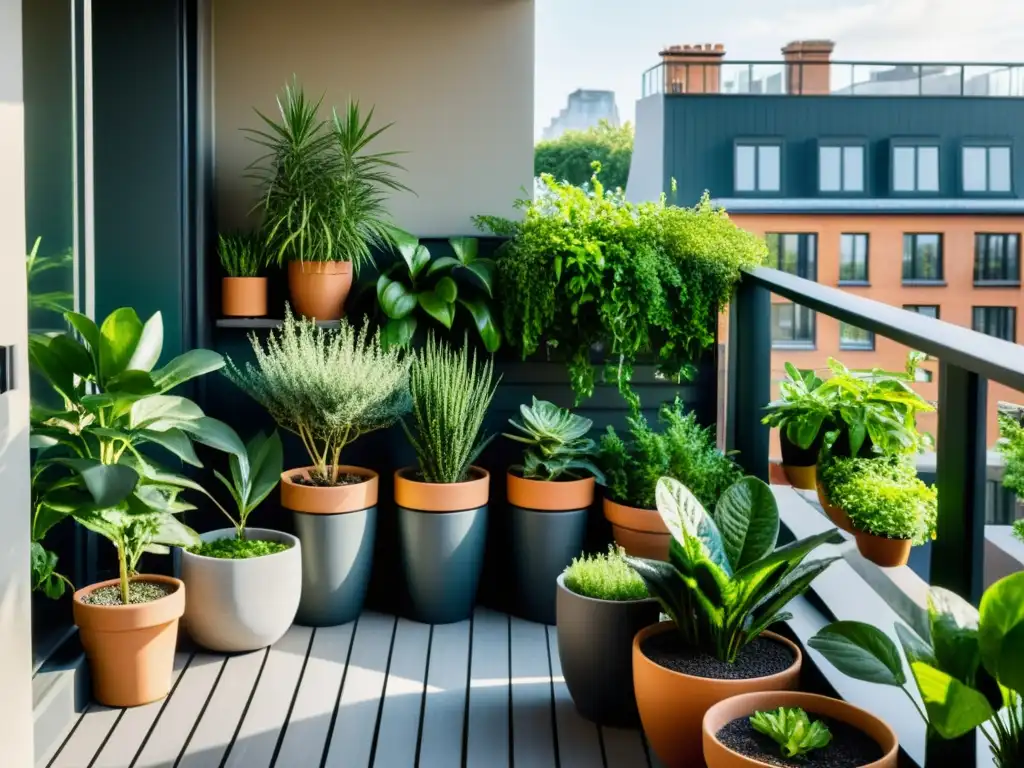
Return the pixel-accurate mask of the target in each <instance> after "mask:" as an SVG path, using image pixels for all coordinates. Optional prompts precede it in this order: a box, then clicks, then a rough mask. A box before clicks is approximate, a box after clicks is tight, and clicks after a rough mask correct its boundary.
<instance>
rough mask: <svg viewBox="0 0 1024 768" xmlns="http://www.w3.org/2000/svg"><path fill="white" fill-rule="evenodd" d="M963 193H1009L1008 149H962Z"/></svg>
mask: <svg viewBox="0 0 1024 768" xmlns="http://www.w3.org/2000/svg"><path fill="white" fill-rule="evenodd" d="M962 159H963V172H962V177H963V186H964V192H1009V191H1010V188H1011V186H1012V185H1011V182H1010V148H1009V147H998V146H997V147H964V148H963V154H962Z"/></svg>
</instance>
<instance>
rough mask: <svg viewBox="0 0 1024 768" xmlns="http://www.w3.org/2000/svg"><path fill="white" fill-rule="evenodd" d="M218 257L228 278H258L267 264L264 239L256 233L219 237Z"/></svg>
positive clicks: (239, 233)
mask: <svg viewBox="0 0 1024 768" xmlns="http://www.w3.org/2000/svg"><path fill="white" fill-rule="evenodd" d="M217 255H218V256H219V257H220V265H221V268H222V269H223V270H224V274H225V275H227V276H228V277H258V276H259V274H260V270H261V269H263V267H264V266H266V264H267V254H266V249H265V248H264V245H263V238H262V237H261V236H260V235H258V234H255V233H246V232H235V233H231V234H220V235H218V236H217Z"/></svg>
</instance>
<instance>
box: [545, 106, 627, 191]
mask: <svg viewBox="0 0 1024 768" xmlns="http://www.w3.org/2000/svg"><path fill="white" fill-rule="evenodd" d="M632 158H633V125H632V124H631V123H626V124H625V125H623V126H622V127H621V128H615V127H613V126H612V125H610V124H609V123H608V121H607V120H602V121H601V122H600V123H598V124H597V126H595V127H593V128H588V129H587V130H585V131H566V132H565V133H563V134H562V135H561V136H560V137H559V138H557V139H552V140H550V141H541V142H539V143H538V144H537V146H536V147H535V148H534V150H533V173H534V175H535V176H539V175H540V174H542V173H550V174H551V175H552V176H554V177H555V178H556V179H558V180H560V181H561V180H564V181H568V182H569V183H570V184H575V185H576V186H580V185H582V184H583V183H584V182H588V181H590V176H591V174H592V173H593V172H594V171H593V169H592V168H591V165H590V164H591V163H592V162H594V161H595V160H597V161H599V162H600V163H601V181H602V183H604V185H605V188H606V189H615V188H616V187H622V188H623V189H625V188H626V180H627V179H628V178H629V163H630V160H632Z"/></svg>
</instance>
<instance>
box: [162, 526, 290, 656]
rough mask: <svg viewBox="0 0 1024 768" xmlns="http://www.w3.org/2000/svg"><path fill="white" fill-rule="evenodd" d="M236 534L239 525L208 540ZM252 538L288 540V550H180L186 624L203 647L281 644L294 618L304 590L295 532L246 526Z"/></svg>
mask: <svg viewBox="0 0 1024 768" xmlns="http://www.w3.org/2000/svg"><path fill="white" fill-rule="evenodd" d="M234 536H235V529H234V528H226V529H223V530H219V531H210V532H209V533H204V534H202V535H201V537H200V538H202V540H203V541H217V540H219V539H227V538H232V537H234ZM246 537H247V538H249V539H263V540H266V541H279V542H282V543H284V544H288V545H289V547H288V549H286V550H285V551H283V552H278V553H276V554H273V555H264V556H263V557H250V558H246V559H244V560H227V559H223V558H217V557H203V556H201V555H194V554H192V553H191V552H188V551H187V550H182V552H181V580H182V581H183V582H184V583H185V587H186V589H187V590H188V600H186V601H185V616H184V622H185V627H186V628H187V629H188V633H189V634H190V635H191V636H192V639H193V640H195V641H196V642H197V643H198V644H199V645H201V646H203V647H205V648H209V649H210V650H212V651H222V652H228V653H231V652H238V651H253V650H256V649H257V648H265V647H266V646H268V645H273V644H274V643H275V642H277V641H278V640H279V639H280V638H281V637H282V636H283V635H284V633H285V632H286V631H287V630H288V627H290V626H291V625H292V621H294V619H295V612H296V610H297V609H298V607H299V595H300V592H301V590H302V554H303V553H302V547H301V545H300V544H299V540H298V539H296V538H295V537H294V536H292V535H290V534H287V533H282V532H281V531H272V530H268V529H265V528H249V529H247V530H246Z"/></svg>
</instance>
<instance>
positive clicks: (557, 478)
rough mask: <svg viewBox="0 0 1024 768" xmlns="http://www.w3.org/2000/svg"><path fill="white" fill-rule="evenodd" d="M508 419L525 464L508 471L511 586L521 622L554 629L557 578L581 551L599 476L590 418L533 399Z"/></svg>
mask: <svg viewBox="0 0 1024 768" xmlns="http://www.w3.org/2000/svg"><path fill="white" fill-rule="evenodd" d="M519 411H520V414H521V416H522V418H521V421H516V420H515V419H509V424H511V425H512V426H513V427H515V428H516V429H517V430H519V434H510V433H505V437H508V438H510V439H512V440H516V441H518V442H520V443H524V444H525V445H526V446H527V447H526V449H525V450H524V451H523V463H522V464H521V465H519V466H513V467H510V468H509V470H508V478H507V479H508V484H507V488H508V504H509V516H510V521H511V532H512V571H513V574H512V576H513V578H512V581H513V584H514V585H515V593H516V596H517V602H518V609H519V613H520V615H521V616H522V617H523V618H525V619H528V620H530V621H536V622H540V623H542V624H554V623H555V588H554V586H553V584H554V581H555V579H557V578H558V575H559V574H560V573H561V572H562V571H563V570H564V569H565V567H566V566H567V565H568V564H569V563H570V562H571V560H572V558H573V556H574V555H576V554H578V553H579V552H580V550H581V549H583V540H584V536H585V534H586V530H587V517H588V515H589V512H590V506H591V504H593V503H594V484H595V481H596V482H598V483H602V484H603V483H604V475H603V474H601V470H599V469H598V468H597V466H596V465H595V464H594V461H593V456H594V454H595V452H596V444H595V443H594V441H593V440H591V439H590V438H589V437H588V436H587V435H588V434H589V433H590V429H591V427H592V426H593V422H592V421H591V420H590V419H585V418H583V417H582V416H577V415H575V414H573V413H571V412H570V411H568V410H566V409H565V408H559V407H558V406H557V405H555V404H554V403H549V402H547V401H546V400H537V398H536V397H535V398H533V405H532V406H526V405H521V406H519Z"/></svg>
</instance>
